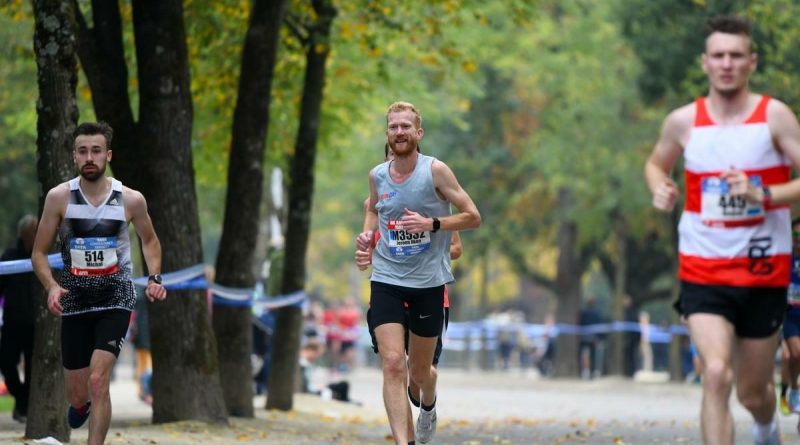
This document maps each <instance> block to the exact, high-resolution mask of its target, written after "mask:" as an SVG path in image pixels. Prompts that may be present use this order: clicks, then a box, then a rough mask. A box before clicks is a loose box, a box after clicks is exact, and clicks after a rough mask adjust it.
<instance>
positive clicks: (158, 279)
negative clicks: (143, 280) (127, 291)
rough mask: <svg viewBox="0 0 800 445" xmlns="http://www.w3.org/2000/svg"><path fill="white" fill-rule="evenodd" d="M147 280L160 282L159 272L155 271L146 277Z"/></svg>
mask: <svg viewBox="0 0 800 445" xmlns="http://www.w3.org/2000/svg"><path fill="white" fill-rule="evenodd" d="M147 281H148V282H149V281H152V282H153V283H156V284H161V274H160V273H156V274H153V275H150V276H149V277H147Z"/></svg>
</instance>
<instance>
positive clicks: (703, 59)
mask: <svg viewBox="0 0 800 445" xmlns="http://www.w3.org/2000/svg"><path fill="white" fill-rule="evenodd" d="M700 68H702V69H703V72H704V73H706V74H708V56H706V53H703V55H702V56H700Z"/></svg>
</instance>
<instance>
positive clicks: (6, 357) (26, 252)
mask: <svg viewBox="0 0 800 445" xmlns="http://www.w3.org/2000/svg"><path fill="white" fill-rule="evenodd" d="M38 223H39V220H38V219H37V218H36V217H35V216H33V215H25V216H23V217H22V218H20V219H19V222H18V223H17V242H16V245H15V246H14V247H11V248H9V249H7V250H6V251H5V252H3V255H2V257H0V261H12V260H21V259H26V258H30V257H31V251H32V249H33V240H34V238H36V226H37V224H38ZM37 289H40V288H39V284H38V283H37V280H36V275H34V274H33V272H26V273H18V274H11V275H0V295H4V296H5V302H4V305H3V327H2V331H1V333H0V372H2V373H3V377H4V378H5V382H6V387H7V388H8V392H9V393H10V394H11V395H12V396H13V397H14V409H13V411H12V412H11V416H12V418H13V419H14V420H16V421H17V422H22V423H25V421H26V419H27V415H28V396H29V393H30V381H31V368H32V365H33V361H32V360H31V357H32V356H33V335H34V324H35V314H36V312H35V304H36V298H35V295H36V291H37ZM40 292H41V291H40ZM20 358H22V359H23V363H24V372H23V375H24V378H23V380H20V378H19V370H18V366H19V363H20Z"/></svg>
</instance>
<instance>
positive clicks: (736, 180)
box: [722, 167, 764, 203]
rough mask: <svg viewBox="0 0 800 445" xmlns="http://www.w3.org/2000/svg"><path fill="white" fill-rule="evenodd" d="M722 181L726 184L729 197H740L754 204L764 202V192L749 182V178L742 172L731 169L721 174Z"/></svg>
mask: <svg viewBox="0 0 800 445" xmlns="http://www.w3.org/2000/svg"><path fill="white" fill-rule="evenodd" d="M722 179H724V180H725V182H727V183H728V192H729V193H730V195H731V196H742V197H744V198H745V199H746V200H748V201H750V202H755V203H762V202H764V191H763V190H762V189H761V188H760V187H756V186H755V185H753V183H752V182H750V178H748V177H747V174H746V173H745V172H743V171H742V170H737V169H736V168H735V167H731V168H729V169H728V170H725V171H724V172H723V173H722Z"/></svg>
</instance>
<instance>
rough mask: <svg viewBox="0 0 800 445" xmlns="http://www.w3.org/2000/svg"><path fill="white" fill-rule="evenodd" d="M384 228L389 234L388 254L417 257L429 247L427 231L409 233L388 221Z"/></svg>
mask: <svg viewBox="0 0 800 445" xmlns="http://www.w3.org/2000/svg"><path fill="white" fill-rule="evenodd" d="M386 228H387V229H388V232H389V239H388V240H387V243H388V245H389V252H390V253H391V254H392V255H394V256H408V255H417V254H420V253H422V252H424V251H426V250H428V249H430V247H431V234H430V233H429V232H427V231H425V232H420V233H409V232H406V231H405V230H400V229H398V228H397V222H396V221H394V220H389V222H388V224H387V226H386Z"/></svg>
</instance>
